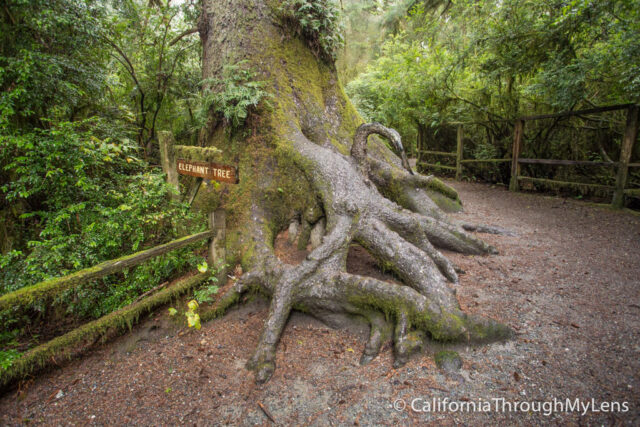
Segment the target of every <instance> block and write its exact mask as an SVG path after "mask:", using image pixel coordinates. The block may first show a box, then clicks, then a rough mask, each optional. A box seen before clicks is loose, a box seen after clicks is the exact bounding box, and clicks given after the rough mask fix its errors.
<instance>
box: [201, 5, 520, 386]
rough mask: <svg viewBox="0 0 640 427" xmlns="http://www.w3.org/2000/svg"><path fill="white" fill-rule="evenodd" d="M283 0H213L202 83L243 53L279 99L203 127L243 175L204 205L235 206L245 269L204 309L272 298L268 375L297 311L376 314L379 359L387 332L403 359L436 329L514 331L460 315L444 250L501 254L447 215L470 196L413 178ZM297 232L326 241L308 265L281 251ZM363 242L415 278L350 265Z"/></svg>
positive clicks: (370, 347)
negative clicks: (253, 297) (281, 238)
mask: <svg viewBox="0 0 640 427" xmlns="http://www.w3.org/2000/svg"><path fill="white" fill-rule="evenodd" d="M319 3H321V2H319ZM280 5H281V2H276V1H271V0H233V1H231V0H206V1H203V13H202V16H201V19H200V23H199V29H200V36H201V39H202V45H203V77H204V79H210V78H221V77H222V70H223V66H224V65H226V64H236V63H240V62H241V61H244V62H242V64H243V66H246V67H250V68H252V69H253V70H254V71H255V72H256V73H257V75H258V76H259V77H258V78H259V79H260V80H262V81H263V87H264V89H265V90H267V91H269V92H270V93H271V94H272V98H271V100H270V103H269V104H270V105H269V106H266V105H265V106H263V107H262V108H261V109H259V110H258V111H257V112H253V113H252V114H251V115H250V116H249V117H248V118H247V122H246V123H247V126H246V129H244V130H240V131H239V130H237V129H233V128H228V127H227V126H228V124H227V123H226V122H225V121H224V120H223V119H222V117H218V116H216V115H215V114H213V113H212V115H211V116H210V119H209V121H208V124H207V127H206V129H204V130H203V132H202V134H201V144H202V145H203V146H207V147H216V148H218V149H220V151H221V153H222V154H221V156H222V157H223V159H221V160H222V161H223V162H225V163H231V164H237V165H238V167H239V169H240V173H241V174H242V176H243V180H242V181H241V182H240V184H238V185H233V186H228V185H226V184H225V185H224V188H223V189H222V190H221V191H220V190H214V189H211V188H209V189H204V190H201V191H200V192H199V193H198V195H197V197H196V198H195V200H194V203H193V206H194V208H199V209H202V210H204V211H205V212H211V211H213V210H215V209H218V208H224V209H225V210H226V212H227V251H226V253H227V260H228V262H229V263H230V264H235V263H239V264H241V266H242V270H243V271H244V272H245V273H244V274H243V275H242V276H241V277H240V278H239V280H238V282H237V283H236V284H235V285H234V286H233V288H232V289H231V290H230V291H229V292H228V293H227V294H226V295H225V296H224V297H223V298H224V300H223V301H224V303H223V304H222V306H221V307H222V308H220V309H218V310H216V311H214V312H212V313H210V314H208V315H206V316H205V317H207V318H209V317H213V316H216V315H219V314H220V313H221V312H222V311H223V310H224V308H225V307H227V306H229V305H230V304H232V303H234V302H235V301H238V300H239V298H240V296H241V295H242V294H243V293H245V292H259V293H261V294H263V295H266V296H268V297H269V298H270V299H271V303H270V304H271V305H270V309H269V313H268V316H267V319H266V321H265V324H264V329H263V331H262V334H261V336H260V338H259V342H258V344H257V347H256V350H255V352H254V353H253V355H252V356H251V357H250V358H249V361H248V363H247V366H248V367H249V368H250V369H253V370H255V372H256V380H257V381H258V382H264V381H267V380H268V379H269V378H270V377H271V375H272V373H273V372H274V370H275V351H276V346H277V343H278V341H279V338H280V335H281V333H282V331H283V328H284V326H285V324H286V322H287V319H288V317H289V314H290V312H291V310H293V309H296V308H303V309H304V311H305V312H307V313H309V314H311V315H313V316H316V317H318V318H320V319H321V320H324V321H325V322H327V323H328V324H331V325H336V326H338V325H340V324H341V323H343V322H344V321H353V320H349V319H353V318H354V317H360V318H362V319H365V320H366V321H367V322H369V324H370V325H371V335H370V339H369V341H368V343H367V344H366V346H365V349H364V352H363V357H362V359H361V362H362V363H367V362H369V361H371V360H372V359H373V358H374V357H376V355H377V354H378V352H379V350H380V348H381V346H382V344H383V343H384V342H385V341H386V340H387V338H391V339H393V342H394V349H395V357H396V365H398V366H399V365H402V364H403V363H404V362H406V360H407V358H408V357H409V355H410V354H411V353H412V352H415V351H418V350H419V349H420V348H422V346H423V344H424V343H425V342H426V340H427V339H429V338H430V339H436V340H440V341H488V340H493V339H503V338H506V337H508V336H509V335H510V334H511V330H510V329H509V328H508V327H506V326H504V325H502V324H500V323H498V322H495V321H493V320H489V319H483V318H479V317H476V316H470V315H467V314H465V313H463V312H462V311H461V309H460V306H459V304H458V301H457V299H456V296H455V293H456V291H455V286H456V284H457V281H458V277H457V272H456V270H457V269H456V267H455V266H454V265H453V264H452V263H451V262H450V261H449V260H448V259H447V258H446V257H445V256H443V255H442V254H441V253H440V252H439V250H438V249H439V248H444V249H448V250H453V251H457V252H461V253H465V254H477V255H481V254H489V253H495V252H496V250H495V248H493V247H491V246H490V245H488V244H486V243H484V242H483V241H481V240H479V239H478V238H476V237H475V236H473V235H471V234H469V233H468V232H466V231H465V230H464V228H463V227H462V225H461V224H457V223H455V222H453V221H451V220H450V219H449V218H448V216H447V212H452V211H459V210H460V209H461V207H462V206H461V203H460V200H459V198H458V194H457V193H456V192H455V190H453V189H452V188H450V187H449V186H447V185H445V184H444V183H443V182H442V181H439V180H438V179H436V178H434V177H427V176H422V175H419V174H412V172H411V171H410V170H407V168H406V167H403V163H404V162H403V161H402V159H401V158H399V157H398V155H396V154H394V152H393V151H391V150H390V149H389V148H387V146H386V145H385V144H384V143H383V141H382V140H381V139H378V138H377V137H369V138H368V139H367V137H368V136H369V134H370V133H371V132H375V133H378V134H382V135H383V136H384V137H387V138H390V142H392V144H393V146H396V144H395V142H394V141H393V138H395V135H393V132H391V131H390V130H384V129H381V128H379V127H377V126H371V125H366V126H365V127H361V125H363V121H362V119H361V118H360V116H359V115H358V114H357V113H356V111H355V110H354V108H353V106H352V105H351V103H350V102H349V100H348V99H347V97H346V96H345V94H344V92H343V89H342V86H341V85H340V82H339V81H338V79H337V76H336V69H335V66H334V64H333V63H331V62H328V61H327V59H326V58H325V57H317V56H315V55H314V53H313V51H312V50H311V49H310V48H309V44H308V43H309V42H308V40H305V39H303V38H301V36H299V35H297V34H298V33H297V32H296V31H295V30H293V29H291V28H290V22H288V21H287V20H283V19H282V18H281V15H282V14H281V12H280V11H279V8H280ZM356 135H358V136H357V137H356ZM396 135H397V134H396ZM354 137H355V143H354ZM320 221H322V227H320V230H319V229H318V228H317V227H316V224H318V223H319V222H320ZM292 223H296V224H295V225H294V226H291V224H292ZM286 229H291V230H294V231H297V234H298V236H299V237H298V239H299V242H300V245H301V246H303V247H305V246H306V245H307V242H308V241H309V240H311V235H312V234H314V239H313V240H314V241H315V244H316V245H317V247H315V248H314V249H313V250H312V251H311V252H310V253H309V255H308V256H307V258H306V259H305V260H304V261H303V262H302V263H301V264H299V265H288V264H285V263H283V262H281V261H280V260H279V259H278V258H277V257H276V255H275V253H274V248H273V245H274V241H275V238H276V236H277V234H278V233H279V232H281V231H283V230H286ZM321 230H324V235H322V236H321V237H320V238H318V235H317V233H319V232H320V231H321ZM352 242H357V243H359V244H360V245H362V246H363V247H365V248H366V249H367V250H368V251H369V252H370V253H371V254H372V255H373V256H374V257H375V258H376V259H377V260H378V261H379V262H380V264H381V265H383V266H384V267H385V268H388V269H390V270H392V271H393V272H395V274H396V275H397V276H398V277H399V278H400V279H401V280H402V282H403V284H402V285H398V284H392V283H387V282H383V281H380V280H377V279H373V278H370V277H362V276H358V275H353V274H349V273H347V272H346V258H347V252H348V248H349V246H350V244H351V243H352ZM391 325H392V326H391Z"/></svg>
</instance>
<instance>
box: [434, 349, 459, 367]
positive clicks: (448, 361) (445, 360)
mask: <svg viewBox="0 0 640 427" xmlns="http://www.w3.org/2000/svg"><path fill="white" fill-rule="evenodd" d="M434 359H435V362H436V366H437V367H438V368H440V369H446V368H447V367H448V366H451V365H453V364H459V366H461V365H462V360H461V359H460V355H459V354H458V353H456V352H455V351H451V350H443V351H439V352H437V353H436V355H435V357H434Z"/></svg>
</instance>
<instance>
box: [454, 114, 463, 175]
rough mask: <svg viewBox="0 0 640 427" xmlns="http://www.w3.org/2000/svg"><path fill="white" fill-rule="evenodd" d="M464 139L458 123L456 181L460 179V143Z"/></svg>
mask: <svg viewBox="0 0 640 427" xmlns="http://www.w3.org/2000/svg"><path fill="white" fill-rule="evenodd" d="M463 141H464V131H463V129H462V125H458V135H457V147H456V181H460V180H461V179H462V154H463V150H462V148H463V147H462V144H463Z"/></svg>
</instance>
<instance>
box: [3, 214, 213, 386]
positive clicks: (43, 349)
mask: <svg viewBox="0 0 640 427" xmlns="http://www.w3.org/2000/svg"><path fill="white" fill-rule="evenodd" d="M209 228H210V229H209V230H207V231H203V232H201V233H196V234H193V235H190V236H186V237H182V238H180V239H177V240H174V241H172V242H169V243H165V244H162V245H159V246H155V247H153V248H150V249H145V250H143V251H140V252H136V253H134V254H131V255H127V256H123V257H121V258H118V259H114V260H109V261H105V262H103V263H100V264H98V265H96V266H94V267H90V268H86V269H84V270H80V271H78V272H75V273H73V274H69V275H67V276H64V277H60V278H56V279H51V280H47V281H45V282H41V283H38V284H35V285H32V286H27V287H24V288H22V289H19V290H17V291H15V292H11V293H8V294H5V295H3V296H2V297H0V312H6V311H9V312H14V313H15V312H21V311H23V310H26V309H28V308H29V307H32V306H33V305H34V304H40V305H46V304H47V303H49V302H50V301H53V299H54V298H55V297H56V296H58V295H60V294H61V293H62V292H63V291H65V290H66V289H70V288H73V287H76V286H79V285H81V284H84V283H88V282H91V281H93V280H96V279H98V278H101V277H104V276H107V275H109V274H113V273H117V272H120V271H122V270H124V269H126V268H129V267H133V266H137V265H140V264H142V263H143V262H145V261H147V260H149V259H151V258H154V257H157V256H160V255H163V254H166V253H168V252H171V251H173V250H176V249H180V248H183V247H185V246H187V245H190V244H192V243H196V242H199V241H202V240H205V239H210V242H209V259H208V261H209V265H213V262H214V259H215V261H216V262H217V263H218V264H220V265H224V257H225V253H224V238H225V228H226V224H225V214H224V212H223V211H216V212H215V213H212V214H210V215H209ZM210 277H211V276H210V273H201V274H196V275H193V276H189V277H187V278H184V279H181V280H179V281H177V282H175V283H174V284H172V285H171V286H170V287H165V288H163V289H160V290H158V291H157V292H155V293H153V294H151V295H146V294H143V295H142V296H141V297H139V299H138V300H136V301H134V302H133V303H131V304H130V305H128V306H126V307H123V308H121V309H119V310H116V311H114V312H112V313H109V314H107V315H105V316H103V317H101V318H99V319H97V320H94V321H91V322H88V323H86V324H84V325H82V326H80V327H78V328H77V329H74V330H72V331H71V332H68V333H66V334H64V335H61V336H59V337H56V338H54V339H52V340H50V341H48V342H45V343H42V344H40V345H38V346H37V347H34V348H32V349H31V350H29V351H27V352H25V353H23V354H22V355H21V356H20V357H19V358H18V359H15V360H14V361H13V363H12V365H11V366H10V367H9V368H8V369H5V370H3V369H1V368H0V391H2V390H4V389H5V388H6V387H7V386H8V385H10V384H11V383H13V382H14V381H16V380H19V379H23V378H25V377H26V376H28V375H30V374H33V373H34V372H36V371H38V370H39V369H42V368H44V367H46V366H47V365H51V364H56V363H57V362H56V357H60V356H64V355H67V356H70V355H71V354H72V353H78V352H79V351H81V350H79V349H78V347H80V348H84V347H86V344H89V345H90V344H91V343H94V342H96V341H98V340H99V339H100V338H101V337H102V338H103V339H104V338H108V337H109V336H112V335H115V334H117V333H118V332H120V331H123V330H127V329H130V328H131V327H132V325H133V324H134V323H135V322H137V320H138V319H139V317H140V316H141V315H142V314H144V313H147V312H150V311H151V310H153V309H154V308H156V307H158V306H160V305H162V304H165V303H167V302H169V301H170V300H171V299H172V298H175V297H176V296H177V295H179V294H182V293H185V292H187V291H189V290H190V289H193V288H195V287H196V286H198V285H200V284H201V283H202V282H204V281H205V280H207V279H208V278H210ZM83 344H84V346H83Z"/></svg>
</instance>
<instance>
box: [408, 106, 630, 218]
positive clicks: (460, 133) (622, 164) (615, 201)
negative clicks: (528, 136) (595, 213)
mask: <svg viewBox="0 0 640 427" xmlns="http://www.w3.org/2000/svg"><path fill="white" fill-rule="evenodd" d="M616 110H627V120H626V126H625V131H624V136H623V138H622V146H621V150H620V159H619V161H617V162H594V161H585V160H559V159H528V158H522V157H521V153H522V151H523V134H524V128H525V123H526V122H528V121H533V120H541V119H551V118H564V117H571V116H580V115H585V114H596V113H603V112H607V111H616ZM638 112H639V106H638V105H635V104H623V105H612V106H607V107H599V108H592V109H588V110H580V111H567V112H563V113H557V114H544V115H538V116H525V117H521V118H519V119H517V120H516V121H515V124H514V131H513V145H512V150H511V152H512V155H511V158H510V159H504V158H502V159H464V158H463V152H464V150H463V148H464V124H463V123H458V124H457V126H458V128H457V138H456V151H455V152H443V151H429V150H421V151H419V154H420V155H422V154H429V155H432V156H439V157H454V158H455V161H456V165H455V166H448V165H440V164H437V163H427V162H422V161H420V160H418V165H420V166H426V167H429V168H434V169H444V170H450V171H455V175H456V181H459V180H460V179H461V178H462V172H463V166H464V165H465V164H471V163H493V164H495V163H511V179H510V182H509V190H511V191H519V189H520V182H523V181H524V182H532V183H538V184H543V185H545V184H546V185H553V186H557V187H579V188H594V189H599V190H606V191H611V192H613V198H612V201H611V204H612V206H613V207H615V208H621V207H623V206H624V197H625V195H627V196H640V189H638V188H626V187H627V179H628V176H629V168H637V167H640V163H630V159H631V153H632V152H633V146H634V144H635V142H636V140H637V137H638ZM522 164H537V165H568V166H571V165H580V166H599V167H603V166H604V167H610V168H617V172H616V183H615V185H614V186H610V185H604V184H589V183H580V182H567V181H557V180H551V179H542V178H534V177H529V176H523V175H522V174H521V166H520V165H522Z"/></svg>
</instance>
